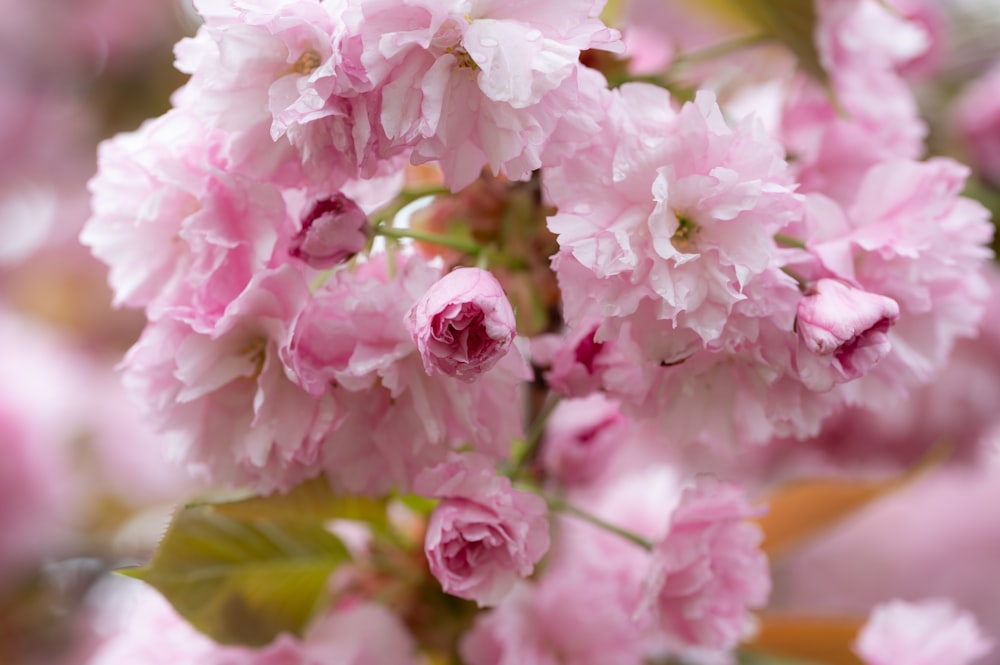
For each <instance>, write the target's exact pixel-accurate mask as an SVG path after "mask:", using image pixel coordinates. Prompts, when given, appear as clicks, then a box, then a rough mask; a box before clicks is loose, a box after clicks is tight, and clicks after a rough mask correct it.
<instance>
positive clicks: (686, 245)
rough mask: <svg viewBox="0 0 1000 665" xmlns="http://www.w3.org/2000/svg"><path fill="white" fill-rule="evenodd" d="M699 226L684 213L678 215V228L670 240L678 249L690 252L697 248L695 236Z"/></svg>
mask: <svg viewBox="0 0 1000 665" xmlns="http://www.w3.org/2000/svg"><path fill="white" fill-rule="evenodd" d="M697 235H698V226H697V225H696V224H695V223H694V222H692V221H691V220H690V219H688V218H687V217H685V216H684V215H677V230H676V231H674V235H673V236H671V237H670V242H671V243H672V244H673V246H674V247H676V248H677V250H678V251H681V252H689V251H692V250H694V249H695V244H694V241H695V238H696V237H697Z"/></svg>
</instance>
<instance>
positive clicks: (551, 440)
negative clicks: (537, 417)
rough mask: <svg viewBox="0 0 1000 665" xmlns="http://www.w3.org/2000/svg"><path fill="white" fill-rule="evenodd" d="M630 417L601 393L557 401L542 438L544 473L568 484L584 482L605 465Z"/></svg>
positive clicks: (627, 427) (627, 428)
mask: <svg viewBox="0 0 1000 665" xmlns="http://www.w3.org/2000/svg"><path fill="white" fill-rule="evenodd" d="M629 426H630V421H629V420H628V419H626V418H625V416H624V415H622V412H621V410H620V409H619V408H618V404H617V403H615V402H613V401H611V400H609V399H608V398H607V397H604V396H603V395H601V394H600V393H597V394H594V395H591V396H589V397H583V398H578V399H570V400H565V401H563V402H560V403H559V405H558V406H557V407H556V408H555V410H554V411H553V412H552V415H551V417H550V418H549V420H548V423H547V424H546V428H545V438H544V439H543V441H542V465H543V466H544V468H545V471H546V473H547V474H549V475H550V476H551V477H552V478H554V479H556V480H558V481H559V482H560V483H564V484H567V485H585V484H587V483H588V482H590V481H592V480H594V479H595V478H597V477H598V476H599V475H601V473H602V472H604V471H605V470H606V469H607V466H608V462H609V460H610V459H611V457H612V456H613V455H614V453H615V451H616V449H617V448H618V447H619V446H620V444H621V443H622V439H623V437H624V436H626V435H627V434H628V431H629Z"/></svg>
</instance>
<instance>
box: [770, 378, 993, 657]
mask: <svg viewBox="0 0 1000 665" xmlns="http://www.w3.org/2000/svg"><path fill="white" fill-rule="evenodd" d="M964 389H965V390H967V391H972V390H975V389H976V388H975V387H972V386H969V387H965V388H964ZM993 405H994V412H995V410H996V408H995V407H996V402H993ZM960 415H961V411H959V412H958V413H956V414H955V416H956V417H960ZM994 422H996V418H995V417H994ZM848 435H853V436H854V437H856V439H857V445H871V446H875V447H877V446H879V445H880V439H879V435H878V434H877V433H875V434H870V435H869V434H867V433H866V432H865V431H864V430H861V429H860V428H859V429H858V430H855V431H854V432H849V433H848ZM998 440H1000V439H998V438H997V430H994V436H993V440H992V441H991V442H990V446H989V448H988V451H984V452H985V453H986V454H983V455H982V457H981V458H980V459H979V460H978V461H977V463H976V464H975V465H969V464H964V465H959V464H950V465H947V466H944V467H941V468H938V469H937V470H935V471H933V473H927V474H925V475H923V476H921V477H919V478H917V479H915V480H913V481H912V482H910V483H908V484H906V485H905V486H903V487H901V488H899V489H897V490H896V491H894V492H891V493H889V494H888V495H886V496H884V497H882V498H880V499H879V500H878V501H874V502H872V503H870V504H869V505H867V506H865V507H864V508H863V509H862V510H859V511H858V512H857V514H855V515H854V516H852V517H851V519H850V520H848V521H845V522H844V523H843V524H841V525H839V526H838V527H837V528H835V529H831V530H830V531H829V532H827V533H826V534H824V535H823V537H822V538H816V539H815V540H813V541H811V542H807V543H804V545H803V547H801V548H799V549H798V551H796V552H794V553H792V554H791V556H788V557H785V559H784V561H783V562H782V564H781V565H780V566H778V567H776V568H775V570H774V587H775V589H780V590H781V592H780V593H775V594H774V597H773V599H772V605H771V607H772V609H773V610H774V611H775V612H782V613H786V612H787V613H799V614H809V615H817V614H827V615H831V614H832V615H853V616H865V615H867V614H868V613H869V612H870V611H871V609H872V607H873V606H876V605H878V604H880V603H883V602H885V601H886V600H887V599H892V598H904V599H920V598H947V599H950V600H951V601H952V602H953V603H955V604H956V605H958V606H960V607H962V608H963V609H965V610H968V611H969V612H971V613H974V614H975V616H976V617H977V620H978V621H979V622H980V623H981V625H982V626H983V628H984V632H985V633H986V634H987V635H990V636H993V637H995V636H997V635H1000V606H998V605H997V603H996V598H995V594H994V593H993V592H992V588H991V587H990V586H989V585H984V583H983V580H984V579H986V580H989V579H993V578H995V577H996V576H997V575H1000V559H998V557H997V552H1000V530H998V529H997V528H996V524H997V521H998V520H1000V457H998V456H997V452H998V451H1000V447H998V446H997V441H998ZM799 445H801V444H799ZM863 468H864V469H865V470H866V472H870V470H871V469H872V468H875V462H874V461H867V462H866V463H865V464H864V467H863ZM828 473H829V471H828ZM915 515H919V519H914V516H915ZM820 570H822V571H824V574H822V575H818V574H817V571H820ZM993 660H994V659H993V658H991V659H989V660H986V661H985V662H992V661H993ZM918 662H919V661H918ZM945 662H947V661H945Z"/></svg>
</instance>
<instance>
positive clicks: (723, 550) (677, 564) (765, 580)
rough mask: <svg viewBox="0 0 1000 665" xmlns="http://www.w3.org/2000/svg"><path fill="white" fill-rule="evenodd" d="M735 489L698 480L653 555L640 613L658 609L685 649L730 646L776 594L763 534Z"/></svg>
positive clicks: (662, 624) (667, 630)
mask: <svg viewBox="0 0 1000 665" xmlns="http://www.w3.org/2000/svg"><path fill="white" fill-rule="evenodd" d="M755 514H756V511H754V510H753V509H752V508H751V507H750V505H749V504H748V503H747V500H746V498H745V497H744V495H743V492H742V491H741V490H740V489H739V488H738V487H737V486H735V485H730V484H728V483H723V482H719V481H716V480H713V479H710V478H705V477H702V478H699V479H698V481H697V483H696V484H695V486H694V487H692V488H688V489H687V490H685V492H684V494H683V495H682V497H681V500H680V503H679V504H678V506H677V509H676V510H675V511H674V513H673V516H672V517H671V520H670V528H669V530H668V531H667V534H666V536H665V537H664V538H663V539H661V540H660V541H659V542H657V543H656V545H655V548H654V550H653V562H652V569H651V571H650V574H649V576H648V578H647V582H646V593H645V597H644V599H643V603H642V606H641V607H640V611H642V610H645V609H646V608H650V607H651V608H652V609H653V612H654V614H655V615H656V616H657V617H658V619H659V625H660V627H661V628H662V630H663V631H664V632H665V633H666V635H667V636H668V637H669V638H671V639H672V640H675V641H677V642H679V643H680V644H683V645H689V646H701V647H708V648H712V649H731V648H733V647H735V646H736V645H737V644H738V643H739V641H740V640H741V639H742V638H743V637H744V635H745V634H746V632H747V629H748V627H749V615H748V610H749V609H750V608H754V607H761V606H763V605H764V603H765V602H766V601H767V597H768V595H769V593H770V590H771V580H770V574H769V571H768V563H767V557H766V556H765V555H764V553H763V552H761V551H760V543H761V540H762V539H763V534H762V532H761V530H760V528H759V527H757V526H755V525H753V524H750V523H749V522H748V521H747V519H748V518H750V517H753V516H754V515H755Z"/></svg>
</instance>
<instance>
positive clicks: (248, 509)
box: [210, 476, 387, 529]
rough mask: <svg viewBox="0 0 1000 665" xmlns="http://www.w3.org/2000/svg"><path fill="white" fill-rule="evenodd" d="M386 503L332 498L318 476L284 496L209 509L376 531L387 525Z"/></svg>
mask: <svg viewBox="0 0 1000 665" xmlns="http://www.w3.org/2000/svg"><path fill="white" fill-rule="evenodd" d="M386 503H387V502H386V500H385V499H369V498H366V497H360V496H347V495H338V494H335V493H334V491H333V490H332V489H331V488H330V484H329V483H328V482H327V481H326V478H324V477H322V476H321V477H319V478H313V479H312V480H307V481H306V482H304V483H301V484H300V485H298V486H296V487H295V488H293V489H292V490H291V491H289V492H288V493H286V494H271V495H269V496H263V497H252V498H249V499H243V500H240V501H226V502H222V503H212V504H210V505H211V507H212V508H213V509H214V510H215V512H216V513H218V514H220V515H227V516H229V517H233V518H235V519H241V520H248V519H266V520H278V521H289V520H295V521H300V520H306V521H313V522H324V521H327V520H332V519H348V520H359V521H362V522H367V523H368V524H369V525H371V526H372V527H374V528H376V529H384V528H385V527H386V525H387V521H386V520H387V517H386V512H385V509H386Z"/></svg>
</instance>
